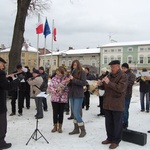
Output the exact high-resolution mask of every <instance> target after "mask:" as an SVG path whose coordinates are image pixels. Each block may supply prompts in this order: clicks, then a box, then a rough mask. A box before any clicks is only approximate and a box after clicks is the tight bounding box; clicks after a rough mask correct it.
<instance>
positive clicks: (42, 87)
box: [34, 81, 45, 92]
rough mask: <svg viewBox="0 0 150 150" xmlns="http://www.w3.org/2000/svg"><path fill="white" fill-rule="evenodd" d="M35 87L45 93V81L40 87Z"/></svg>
mask: <svg viewBox="0 0 150 150" xmlns="http://www.w3.org/2000/svg"><path fill="white" fill-rule="evenodd" d="M34 86H36V87H37V88H38V89H39V90H40V91H41V92H45V90H44V89H45V85H44V81H43V82H42V84H41V86H40V87H38V86H37V85H34Z"/></svg>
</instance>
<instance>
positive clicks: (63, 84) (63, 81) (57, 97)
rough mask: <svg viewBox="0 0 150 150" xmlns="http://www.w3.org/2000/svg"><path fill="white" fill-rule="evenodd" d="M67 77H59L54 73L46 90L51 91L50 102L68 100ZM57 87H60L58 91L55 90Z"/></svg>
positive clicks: (64, 101) (65, 101)
mask: <svg viewBox="0 0 150 150" xmlns="http://www.w3.org/2000/svg"><path fill="white" fill-rule="evenodd" d="M67 79H68V77H67V76H63V77H60V76H58V75H55V76H54V77H53V78H52V79H51V81H50V84H49V87H48V90H49V91H50V92H51V102H57V103H67V102H68V91H69V89H68V87H67V83H68V80H67ZM57 89H61V91H60V92H57Z"/></svg>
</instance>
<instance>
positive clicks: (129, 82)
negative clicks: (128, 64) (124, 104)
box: [126, 70, 135, 97]
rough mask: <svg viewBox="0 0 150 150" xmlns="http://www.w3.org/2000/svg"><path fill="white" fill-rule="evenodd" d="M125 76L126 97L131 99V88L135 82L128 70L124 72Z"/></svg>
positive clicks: (133, 76)
mask: <svg viewBox="0 0 150 150" xmlns="http://www.w3.org/2000/svg"><path fill="white" fill-rule="evenodd" d="M126 74H127V78H128V85H127V91H126V97H132V86H133V84H134V81H135V75H134V74H133V73H132V72H131V71H130V70H128V71H127V72H126Z"/></svg>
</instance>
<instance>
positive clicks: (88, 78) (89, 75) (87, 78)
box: [86, 73, 96, 80]
mask: <svg viewBox="0 0 150 150" xmlns="http://www.w3.org/2000/svg"><path fill="white" fill-rule="evenodd" d="M95 79H96V78H95V76H94V75H92V74H90V73H88V74H86V80H95Z"/></svg>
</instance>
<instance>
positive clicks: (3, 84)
mask: <svg viewBox="0 0 150 150" xmlns="http://www.w3.org/2000/svg"><path fill="white" fill-rule="evenodd" d="M19 84H20V81H19V79H15V80H12V81H10V82H9V81H8V80H7V78H6V74H5V72H4V71H2V70H0V114H2V113H5V112H6V111H7V108H6V90H11V89H14V88H16V87H18V86H19Z"/></svg>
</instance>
